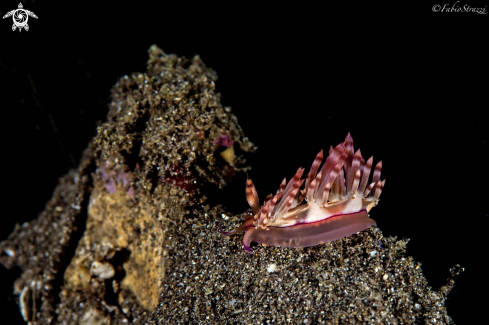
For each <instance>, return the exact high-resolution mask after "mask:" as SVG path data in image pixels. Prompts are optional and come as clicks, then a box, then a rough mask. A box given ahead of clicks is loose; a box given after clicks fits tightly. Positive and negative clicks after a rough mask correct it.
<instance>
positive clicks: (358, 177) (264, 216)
mask: <svg viewBox="0 0 489 325" xmlns="http://www.w3.org/2000/svg"><path fill="white" fill-rule="evenodd" d="M322 161H323V151H322V150H321V151H320V152H319V153H318V154H317V156H316V158H315V159H314V162H313V163H312V166H311V170H310V171H309V173H308V174H307V177H306V179H305V183H306V184H305V188H304V189H303V190H301V191H299V189H300V187H301V186H302V184H303V183H304V180H303V179H301V177H302V174H303V173H304V169H303V168H299V170H298V171H297V173H296V174H295V175H294V177H292V179H291V180H290V181H289V183H286V180H285V179H284V180H283V182H282V183H281V184H280V187H279V189H278V191H277V193H276V194H275V195H274V196H272V195H271V194H270V195H269V196H267V198H266V199H265V202H264V204H263V206H260V203H259V199H258V194H257V192H256V189H255V186H254V184H253V182H252V181H251V179H248V180H247V182H246V199H247V200H248V203H249V205H250V207H251V209H252V211H253V215H254V216H253V218H251V217H250V218H248V219H247V220H246V221H245V222H244V223H243V224H242V225H241V226H240V227H238V228H236V229H234V230H231V231H229V232H224V231H223V230H222V229H221V232H222V234H223V235H226V236H231V235H234V234H236V233H238V232H240V231H242V230H247V229H248V230H247V231H246V233H245V235H244V237H243V246H244V247H245V249H246V251H247V252H249V253H252V251H251V250H250V245H251V243H252V242H256V243H261V244H264V245H273V246H281V247H308V246H315V245H319V244H322V243H327V242H331V241H334V240H337V239H341V238H343V237H348V236H351V235H353V234H355V233H357V232H360V231H363V230H365V229H367V228H368V227H370V226H376V223H375V221H374V220H372V219H370V218H369V215H368V212H369V211H370V209H372V208H373V207H374V206H376V205H377V203H378V202H379V197H380V193H381V192H382V189H383V187H384V184H385V180H383V181H381V180H380V171H381V169H382V162H379V163H377V165H376V166H375V168H374V172H373V175H372V180H371V181H370V183H369V181H368V180H369V176H370V170H371V168H372V162H373V159H372V157H371V158H370V159H368V160H367V162H365V160H364V159H363V157H362V154H361V153H360V150H357V151H356V152H354V150H353V139H352V137H351V135H350V133H348V135H347V136H346V139H345V142H343V143H340V144H339V145H337V146H336V148H334V149H333V148H332V147H331V148H330V149H329V156H328V157H327V158H326V160H325V162H324V164H323V165H322V167H321V169H319V167H320V165H321V162H322ZM367 185H368V186H367ZM304 199H306V201H307V202H306V203H304V204H301V202H302V201H303V200H304ZM219 227H220V226H219ZM249 228H251V229H249Z"/></svg>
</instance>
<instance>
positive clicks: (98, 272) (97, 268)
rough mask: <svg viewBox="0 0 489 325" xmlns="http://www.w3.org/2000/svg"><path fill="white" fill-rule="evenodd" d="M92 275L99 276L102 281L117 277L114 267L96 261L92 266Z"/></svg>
mask: <svg viewBox="0 0 489 325" xmlns="http://www.w3.org/2000/svg"><path fill="white" fill-rule="evenodd" d="M90 274H92V275H95V276H98V277H100V278H102V279H110V278H111V277H113V276H114V275H115V271H114V268H113V267H112V265H110V264H109V263H101V262H99V261H95V262H93V263H92V265H91V266H90Z"/></svg>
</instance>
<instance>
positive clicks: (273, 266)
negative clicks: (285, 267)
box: [267, 263, 277, 273]
mask: <svg viewBox="0 0 489 325" xmlns="http://www.w3.org/2000/svg"><path fill="white" fill-rule="evenodd" d="M276 270H277V264H275V263H272V264H270V265H269V266H268V267H267V272H268V273H272V272H275V271H276Z"/></svg>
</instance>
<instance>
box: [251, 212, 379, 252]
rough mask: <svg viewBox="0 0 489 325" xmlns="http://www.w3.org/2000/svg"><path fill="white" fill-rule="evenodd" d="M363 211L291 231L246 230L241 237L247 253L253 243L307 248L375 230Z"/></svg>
mask: <svg viewBox="0 0 489 325" xmlns="http://www.w3.org/2000/svg"><path fill="white" fill-rule="evenodd" d="M376 225H377V224H376V223H375V221H374V220H372V219H370V218H369V217H368V214H367V212H366V211H365V210H363V211H360V212H358V213H352V214H346V215H338V216H334V217H331V218H328V219H325V220H322V221H318V222H314V223H309V224H298V225H294V226H290V227H282V228H281V227H269V229H270V230H268V231H267V230H264V229H261V228H256V229H250V230H248V231H247V232H246V233H245V235H244V237H243V245H244V247H245V249H246V248H248V249H246V250H247V251H249V247H250V245H251V243H252V242H256V243H261V244H265V245H267V246H280V247H310V246H316V245H318V244H324V243H328V242H332V241H335V240H338V239H341V238H345V237H349V236H351V235H353V234H356V233H358V232H360V231H363V230H365V229H367V228H368V227H370V226H376Z"/></svg>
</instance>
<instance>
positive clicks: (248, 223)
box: [219, 218, 254, 236]
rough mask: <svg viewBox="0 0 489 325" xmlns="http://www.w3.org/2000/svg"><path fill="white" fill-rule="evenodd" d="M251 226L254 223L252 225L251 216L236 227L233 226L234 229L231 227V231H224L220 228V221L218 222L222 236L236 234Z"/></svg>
mask: <svg viewBox="0 0 489 325" xmlns="http://www.w3.org/2000/svg"><path fill="white" fill-rule="evenodd" d="M251 227H254V225H253V218H248V219H246V221H245V222H244V223H243V224H242V225H241V226H239V227H238V228H235V229H233V230H231V231H224V230H223V229H222V226H221V223H219V231H220V232H221V234H223V235H224V236H232V235H234V234H237V233H239V232H241V231H243V230H246V229H248V228H251Z"/></svg>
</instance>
